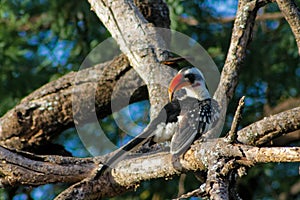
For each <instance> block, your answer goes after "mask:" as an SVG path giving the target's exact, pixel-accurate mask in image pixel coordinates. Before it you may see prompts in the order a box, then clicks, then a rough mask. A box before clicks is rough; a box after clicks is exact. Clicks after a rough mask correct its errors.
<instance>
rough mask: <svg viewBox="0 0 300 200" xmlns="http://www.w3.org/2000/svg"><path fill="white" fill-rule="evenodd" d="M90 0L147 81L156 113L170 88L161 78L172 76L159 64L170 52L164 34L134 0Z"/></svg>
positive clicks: (165, 101)
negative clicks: (145, 16) (165, 86)
mask: <svg viewBox="0 0 300 200" xmlns="http://www.w3.org/2000/svg"><path fill="white" fill-rule="evenodd" d="M89 2H90V4H91V7H92V9H93V10H94V11H95V13H96V14H97V16H98V17H99V19H100V20H101V21H102V23H103V24H104V25H105V26H106V28H107V29H108V30H109V32H110V33H111V34H112V37H113V38H114V39H115V40H116V41H117V43H118V44H119V46H120V49H121V51H122V52H123V53H124V54H125V55H126V56H127V57H128V59H129V61H130V63H131V65H132V66H133V68H134V69H135V70H136V71H137V73H138V74H139V76H140V77H141V78H142V79H143V81H144V82H145V83H146V84H147V87H148V91H149V100H150V104H151V113H150V117H151V118H153V117H155V116H156V115H157V114H158V112H159V111H160V110H161V108H162V107H163V106H164V105H165V104H166V103H167V91H166V90H165V88H163V87H162V85H164V84H162V81H163V80H165V81H166V82H168V81H169V80H171V76H172V73H170V71H169V70H170V69H168V68H166V67H163V65H162V64H160V61H164V60H166V59H167V56H168V53H167V52H166V50H165V49H166V43H165V41H164V39H163V35H161V33H160V32H158V31H157V30H156V29H155V28H154V27H153V25H151V24H149V23H148V22H147V20H146V19H145V18H144V17H143V16H142V15H141V13H140V12H139V11H138V9H137V8H136V6H135V5H134V3H133V2H132V1H105V0H101V1H98V0H89Z"/></svg>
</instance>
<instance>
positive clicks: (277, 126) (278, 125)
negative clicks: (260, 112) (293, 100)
mask: <svg viewBox="0 0 300 200" xmlns="http://www.w3.org/2000/svg"><path fill="white" fill-rule="evenodd" d="M299 129H300V107H297V108H294V109H291V110H288V111H285V112H281V113H279V114H276V115H273V116H270V117H266V118H264V119H262V120H260V121H257V122H255V123H253V124H251V125H249V126H247V127H245V128H243V129H242V130H240V131H238V138H237V140H238V141H239V142H241V143H243V144H249V145H254V146H261V145H263V144H265V143H267V142H268V141H270V140H272V139H274V138H276V137H279V136H281V135H283V134H285V133H289V132H292V131H295V130H299Z"/></svg>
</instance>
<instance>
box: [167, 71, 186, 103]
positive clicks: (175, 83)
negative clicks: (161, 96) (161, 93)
mask: <svg viewBox="0 0 300 200" xmlns="http://www.w3.org/2000/svg"><path fill="white" fill-rule="evenodd" d="M187 85H190V83H189V82H188V81H186V80H185V79H184V77H183V75H182V74H177V75H176V76H175V77H174V78H173V79H172V81H171V83H170V85H169V89H168V92H169V100H170V101H172V99H173V95H174V93H175V92H176V91H177V90H180V89H181V88H182V87H184V86H187Z"/></svg>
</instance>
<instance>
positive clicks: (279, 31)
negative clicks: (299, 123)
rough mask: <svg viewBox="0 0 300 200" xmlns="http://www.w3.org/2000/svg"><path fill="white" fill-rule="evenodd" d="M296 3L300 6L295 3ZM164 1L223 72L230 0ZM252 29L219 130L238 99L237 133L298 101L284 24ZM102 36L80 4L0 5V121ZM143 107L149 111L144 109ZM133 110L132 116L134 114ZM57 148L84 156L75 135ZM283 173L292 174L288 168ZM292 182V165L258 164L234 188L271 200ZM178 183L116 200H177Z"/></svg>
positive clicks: (107, 124)
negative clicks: (241, 106) (241, 108)
mask: <svg viewBox="0 0 300 200" xmlns="http://www.w3.org/2000/svg"><path fill="white" fill-rule="evenodd" d="M296 2H297V4H298V5H300V1H299V0H298V1H296ZM167 3H168V5H169V8H170V16H171V20H172V25H171V26H172V28H173V29H175V30H177V31H179V32H182V33H185V34H187V35H189V36H190V37H192V38H193V39H195V40H196V41H198V42H199V43H200V44H201V45H202V46H203V47H204V48H205V49H207V51H208V53H209V54H210V55H211V57H212V58H213V59H214V61H215V62H216V64H217V66H218V67H219V69H220V70H221V69H222V66H223V65H224V62H225V59H226V53H227V50H228V47H229V42H230V37H231V29H232V25H233V22H229V23H221V22H220V20H219V18H223V17H228V16H234V10H235V8H236V6H237V5H236V1H233V0H231V1H226V2H224V1H219V0H216V1H180V0H167ZM216 5H217V6H216ZM222 7H223V8H224V9H222ZM277 11H278V8H277V6H276V5H275V4H270V5H268V6H267V7H266V8H265V9H264V10H263V11H262V12H277ZM183 19H193V20H194V22H196V23H195V24H194V25H190V24H189V23H186V22H185V20H183ZM254 29H255V31H254V34H253V41H252V42H251V44H250V46H249V49H248V52H247V57H246V60H245V62H244V65H243V67H242V70H241V76H240V80H239V85H238V87H237V90H236V95H235V97H234V99H233V100H232V102H231V104H230V107H229V111H228V120H227V122H226V125H227V127H226V128H225V129H228V127H229V126H230V123H231V120H232V117H233V114H234V109H235V108H236V105H237V102H238V99H239V98H240V97H241V96H243V95H245V96H246V108H245V112H244V115H243V116H244V118H243V121H242V124H241V127H243V126H245V125H247V124H250V123H252V122H254V121H257V120H259V119H261V118H262V117H263V116H264V111H263V109H264V105H266V104H268V105H270V106H276V105H278V104H279V103H280V102H283V101H285V100H286V99H288V98H290V97H298V98H299V96H300V94H299V90H300V88H299V85H300V60H299V55H298V52H297V46H296V43H295V40H294V37H293V35H292V33H291V30H290V28H289V26H288V24H287V23H286V21H285V20H284V19H276V20H268V21H261V22H257V23H256V25H255V28H254ZM108 36H109V33H108V32H107V31H106V29H105V28H104V27H103V26H102V24H101V22H100V21H99V19H98V18H97V17H96V16H95V14H94V13H93V12H91V10H90V6H89V4H88V2H87V1H86V0H79V1H67V0H52V1H50V0H33V1H32V0H1V6H0V102H1V103H0V116H2V115H3V114H4V113H5V112H6V111H7V110H9V109H10V108H12V107H13V106H14V105H16V103H17V102H19V101H20V99H21V98H23V97H25V96H26V95H27V94H29V93H30V92H32V91H33V90H34V89H36V88H39V87H40V86H42V85H43V84H45V83H47V82H49V81H51V80H54V79H57V78H58V77H60V76H61V75H63V74H65V73H67V72H69V71H71V70H76V69H78V67H79V66H80V64H81V63H82V61H83V59H84V58H85V56H86V55H87V54H88V53H89V52H90V51H91V50H92V49H93V48H94V47H95V46H96V45H97V44H99V43H100V42H101V41H103V40H104V39H105V38H107V37H108ZM142 109H145V110H146V111H145V112H146V113H147V112H148V111H147V109H148V108H147V107H145V106H144V107H143V108H141V110H142ZM135 112H137V111H134V112H133V113H135ZM123 114H124V113H123ZM144 115H145V114H144ZM136 120H137V121H139V120H140V122H137V123H143V124H144V123H145V122H146V121H147V119H145V118H143V117H142V115H140V116H138V117H137V118H136ZM124 123H125V124H126V123H127V122H126V121H124ZM101 126H102V127H103V129H104V130H105V131H106V132H107V133H109V135H110V136H109V137H111V138H112V140H113V141H115V142H116V144H120V143H122V142H120V141H126V140H128V139H126V138H125V139H122V140H120V138H119V136H117V135H116V134H114V133H113V132H114V131H115V132H117V133H121V132H122V131H121V130H119V129H118V128H116V127H115V126H116V124H115V123H114V122H113V119H112V117H108V118H107V119H105V120H103V121H102V122H101ZM85 129H86V130H85V131H86V132H87V133H90V134H91V136H93V134H94V133H95V134H96V131H95V127H94V126H92V125H91V126H89V127H85ZM135 131H136V130H135ZM57 142H58V143H60V144H63V145H65V146H66V148H67V150H69V151H71V152H72V153H73V155H75V156H87V155H88V152H85V151H80V149H82V148H83V145H82V144H81V143H80V140H79V138H77V136H76V130H74V129H70V130H68V131H66V132H65V133H63V134H62V135H60V136H59V138H58V139H57ZM289 168H291V169H292V172H291V171H289V170H286V169H289ZM285 177H288V178H289V181H286V180H285ZM297 178H298V175H297V173H296V168H295V165H293V164H285V165H283V164H267V165H260V166H257V167H255V168H253V169H251V170H250V171H249V174H248V175H247V176H246V177H245V178H243V179H241V180H240V181H239V190H240V191H242V192H243V194H246V195H245V196H246V197H248V199H257V198H262V197H266V198H267V199H276V196H275V195H274V194H279V192H284V191H287V190H288V189H289V188H290V187H291V185H292V184H293V183H295V182H296V180H297ZM178 182H179V180H178V177H174V178H173V180H168V181H166V180H164V179H160V180H154V181H148V182H145V183H142V184H141V187H139V188H138V189H137V191H136V192H134V193H129V194H125V195H123V196H122V197H116V198H114V199H166V198H170V197H175V195H176V194H177V192H178ZM249 185H251V186H249ZM62 187H65V186H61V185H52V186H51V187H49V186H48V185H47V186H44V187H39V189H34V191H35V192H37V191H42V192H44V193H45V194H48V193H47V192H50V193H52V194H53V193H55V194H57V193H58V192H59V191H61V188H62ZM185 187H186V190H187V191H190V190H192V189H195V188H196V187H198V183H197V182H196V181H195V179H194V177H193V176H192V175H191V174H189V175H188V176H187V178H186V180H185ZM247 188H251V190H247ZM275 191H278V192H277V193H275ZM30 192H31V190H30V191H29V192H28V190H26V189H25V190H24V188H23V187H22V188H21V189H20V188H19V189H18V188H17V189H12V190H11V191H8V190H0V199H11V198H12V197H13V196H14V195H19V196H20V195H23V194H27V197H28V198H29V197H30V198H33V199H43V197H41V198H38V197H36V196H34V195H33V193H34V192H31V193H30ZM50 193H49V194H50ZM17 197H18V196H17Z"/></svg>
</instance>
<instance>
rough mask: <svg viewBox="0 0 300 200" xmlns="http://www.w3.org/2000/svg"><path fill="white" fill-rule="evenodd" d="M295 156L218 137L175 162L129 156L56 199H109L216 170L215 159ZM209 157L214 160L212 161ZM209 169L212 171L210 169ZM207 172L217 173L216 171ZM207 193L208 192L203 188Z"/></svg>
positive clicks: (249, 161)
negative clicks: (148, 183) (146, 184)
mask: <svg viewBox="0 0 300 200" xmlns="http://www.w3.org/2000/svg"><path fill="white" fill-rule="evenodd" d="M299 153H300V148H299V147H287V148H276V147H273V148H259V147H252V146H247V145H232V144H228V143H227V142H224V140H223V139H221V138H220V139H213V140H210V141H207V142H205V143H198V144H197V145H194V146H193V147H192V148H191V149H190V150H189V151H187V153H186V154H185V155H184V157H182V158H181V159H180V160H179V161H177V162H175V163H174V162H172V156H171V155H170V153H168V152H161V153H156V154H148V155H145V154H143V155H132V157H131V158H128V159H125V160H123V161H121V162H120V163H118V165H117V166H116V168H115V169H113V171H112V177H111V178H109V177H108V176H106V175H104V176H102V177H100V179H99V180H88V179H86V180H84V181H83V182H81V183H78V184H76V185H74V186H72V187H71V188H68V189H67V190H66V191H64V192H63V193H61V194H60V195H59V196H58V197H57V199H66V197H68V198H70V197H72V198H75V199H85V198H88V197H89V198H90V197H92V199H96V198H100V197H104V196H107V195H108V196H110V197H111V196H117V195H119V194H121V193H123V192H124V188H133V187H136V186H137V185H138V184H139V183H140V182H141V181H144V180H149V179H155V178H160V177H170V176H174V175H177V174H179V173H181V172H184V171H186V170H192V171H195V170H206V169H219V168H221V166H219V168H216V166H214V165H215V164H217V163H220V162H219V161H220V160H219V159H221V160H222V159H227V160H228V159H230V158H231V159H234V160H235V162H236V163H239V164H242V165H245V166H249V165H254V164H257V163H265V162H299V161H300V157H299ZM211 158H216V160H215V159H211ZM213 166H214V167H215V168H212V167H213ZM211 173H212V174H217V172H211ZM107 175H108V174H107ZM218 177H219V176H218ZM225 177H226V174H224V177H223V178H222V179H224V180H225ZM210 180H212V179H210ZM106 181H107V182H106ZM219 183H220V182H219ZM112 188H114V189H112ZM115 188H116V190H115ZM207 190H210V189H209V188H207ZM208 192H210V191H208Z"/></svg>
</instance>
